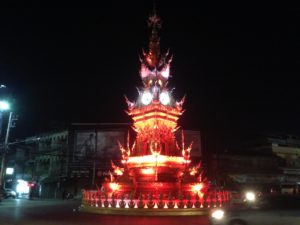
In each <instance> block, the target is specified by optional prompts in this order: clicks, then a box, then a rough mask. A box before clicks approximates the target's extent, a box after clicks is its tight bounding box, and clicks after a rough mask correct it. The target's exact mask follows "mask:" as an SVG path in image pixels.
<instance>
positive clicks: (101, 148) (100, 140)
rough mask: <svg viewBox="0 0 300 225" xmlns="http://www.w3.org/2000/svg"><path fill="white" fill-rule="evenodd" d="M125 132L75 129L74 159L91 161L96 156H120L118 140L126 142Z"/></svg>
mask: <svg viewBox="0 0 300 225" xmlns="http://www.w3.org/2000/svg"><path fill="white" fill-rule="evenodd" d="M124 137H125V132H124V131H120V130H116V131H97V132H96V131H95V130H90V131H75V138H74V142H75V143H74V151H73V161H91V160H93V159H95V158H119V157H120V156H121V153H120V150H119V147H118V144H117V141H120V143H122V144H123V143H124Z"/></svg>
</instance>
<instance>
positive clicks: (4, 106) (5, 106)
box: [0, 100, 10, 111]
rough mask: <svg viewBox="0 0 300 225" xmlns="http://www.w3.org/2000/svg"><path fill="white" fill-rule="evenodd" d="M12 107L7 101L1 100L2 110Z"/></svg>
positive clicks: (0, 109)
mask: <svg viewBox="0 0 300 225" xmlns="http://www.w3.org/2000/svg"><path fill="white" fill-rule="evenodd" d="M9 109H10V105H9V103H8V102H7V101H4V100H0V111H6V110H9Z"/></svg>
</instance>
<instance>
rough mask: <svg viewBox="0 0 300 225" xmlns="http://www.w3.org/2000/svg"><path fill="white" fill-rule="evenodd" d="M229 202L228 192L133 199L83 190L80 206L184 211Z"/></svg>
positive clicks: (141, 196)
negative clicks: (200, 195)
mask: <svg viewBox="0 0 300 225" xmlns="http://www.w3.org/2000/svg"><path fill="white" fill-rule="evenodd" d="M228 202H229V193H228V191H213V192H210V193H206V194H205V195H203V196H202V197H199V196H198V195H195V196H193V197H190V196H179V197H178V198H173V197H167V198H166V197H163V196H161V195H160V196H157V197H152V195H150V194H149V195H144V196H143V195H140V197H139V198H137V199H133V198H132V197H130V195H129V196H128V195H126V196H124V195H122V196H114V195H113V196H111V197H108V196H107V194H105V193H103V192H99V191H94V190H84V191H83V195H82V205H85V206H90V207H96V208H131V209H133V208H139V209H142V208H145V209H147V208H148V209H186V208H199V209H201V208H213V207H222V206H224V205H226V204H227V203H228Z"/></svg>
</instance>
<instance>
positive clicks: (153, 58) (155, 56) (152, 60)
mask: <svg viewBox="0 0 300 225" xmlns="http://www.w3.org/2000/svg"><path fill="white" fill-rule="evenodd" d="M148 26H149V27H150V28H151V35H150V38H149V53H148V63H149V65H150V66H151V67H153V68H154V67H156V66H157V64H158V60H159V56H160V45H159V41H160V38H159V35H158V29H160V28H161V19H160V18H159V16H158V15H157V14H156V7H155V2H154V5H153V12H152V14H150V16H149V19H148Z"/></svg>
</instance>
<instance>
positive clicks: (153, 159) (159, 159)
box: [127, 155, 190, 165]
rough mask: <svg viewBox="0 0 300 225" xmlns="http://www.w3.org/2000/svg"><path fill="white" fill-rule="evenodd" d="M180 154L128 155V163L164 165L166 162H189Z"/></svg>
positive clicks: (182, 163)
mask: <svg viewBox="0 0 300 225" xmlns="http://www.w3.org/2000/svg"><path fill="white" fill-rule="evenodd" d="M189 162H190V161H186V160H185V159H184V158H183V157H181V156H166V155H157V156H156V155H145V156H134V157H129V159H128V161H127V163H128V164H153V165H155V164H156V163H157V165H164V164H167V163H176V164H181V165H184V164H186V163H189Z"/></svg>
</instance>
